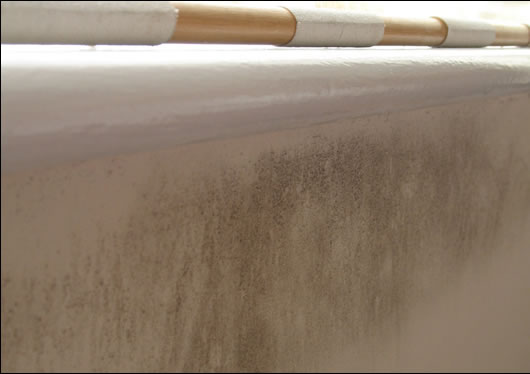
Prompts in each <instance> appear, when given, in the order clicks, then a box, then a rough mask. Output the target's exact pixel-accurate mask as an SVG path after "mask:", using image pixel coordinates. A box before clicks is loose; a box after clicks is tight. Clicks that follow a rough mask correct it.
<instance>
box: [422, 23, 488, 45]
mask: <svg viewBox="0 0 530 374" xmlns="http://www.w3.org/2000/svg"><path fill="white" fill-rule="evenodd" d="M432 18H436V19H439V20H440V21H442V22H443V23H445V24H446V25H447V37H446V38H445V40H444V41H443V43H442V44H440V45H439V47H486V46H488V45H491V44H492V43H493V42H494V41H495V27H494V26H493V25H491V24H489V23H488V22H483V21H465V20H458V19H454V18H446V17H432Z"/></svg>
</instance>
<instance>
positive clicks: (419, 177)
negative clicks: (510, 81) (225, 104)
mask: <svg viewBox="0 0 530 374" xmlns="http://www.w3.org/2000/svg"><path fill="white" fill-rule="evenodd" d="M528 104H529V96H528V94H523V95H518V96H512V97H504V98H496V99H487V100H476V101H466V102H462V103H459V104H453V105H448V106H442V107H435V108H428V109H422V110H415V111H411V112H404V113H394V114H391V115H378V116H373V117H367V118H361V119H355V120H349V121H341V122H335V123H330V124H323V125H320V126H315V127H311V128H306V129H298V130H289V131H283V132H277V133H270V134H262V135H257V136H251V137H245V138H237V139H231V140H223V141H214V142H208V143H199V144H192V145H187V146H181V147H178V148H177V149H174V150H166V151H158V152H153V153H148V154H137V155H132V156H125V157H117V158H113V159H102V160H97V161H91V162H86V163H81V164H78V165H74V166H66V167H60V168H55V169H49V170H42V171H39V172H26V173H23V174H16V175H10V176H5V177H4V176H3V177H2V370H6V371H13V370H17V371H19V370H39V371H40V370H44V371H52V370H72V371H81V370H92V371H115V370H117V371H128V370H132V371H181V370H187V371H197V370H201V371H231V370H234V371H269V370H270V371H279V370H283V371H293V370H298V371H301V370H318V369H329V368H335V367H339V368H340V369H343V368H346V370H347V369H349V368H362V369H376V368H377V367H378V362H383V361H385V362H387V361H388V360H390V362H391V364H389V365H390V367H392V363H396V362H398V361H399V360H400V352H404V348H405V346H403V347H400V344H405V343H406V342H407V340H406V339H401V337H402V336H404V335H406V328H407V326H409V324H408V321H409V320H410V316H411V315H414V314H413V313H414V311H415V310H417V309H415V308H416V307H417V306H418V305H422V304H425V303H427V304H430V303H436V300H437V299H438V298H439V295H442V294H445V293H447V292H451V290H452V289H459V288H458V284H460V283H459V280H460V282H461V279H462V277H465V276H469V274H473V271H474V270H473V269H475V267H476V268H479V267H480V266H482V264H483V263H487V262H488V261H489V259H491V258H494V257H495V256H498V255H499V254H508V253H527V251H528V248H529V246H530V243H529V242H528V239H529V238H528V236H527V235H526V234H525V233H526V232H528V231H529V230H530V219H529V212H530V188H529V186H530V171H529V165H530V147H528V144H529V142H530V130H529V123H528V118H530V109H529V106H528ZM525 235H526V236H525ZM514 251H515V252H514ZM524 258H525V259H527V258H528V256H526V257H524ZM499 271H506V272H510V268H509V267H508V266H505V267H504V268H503V269H500V270H499ZM526 281H528V279H527V278H526V279H524V282H526ZM464 283H465V282H464ZM520 283H521V282H519V284H520ZM517 310H518V309H517ZM435 320H436V319H435ZM525 322H526V323H527V324H526V325H524V326H523V327H525V328H527V327H528V323H530V321H528V319H527V320H526V321H525ZM527 330H528V329H527ZM527 330H521V331H527ZM420 335H421V334H420ZM414 336H416V335H414V334H412V335H411V337H407V339H415V338H414ZM415 341H416V342H417V340H415ZM409 343H410V341H409ZM447 343H448V344H450V342H447ZM407 344H408V343H407ZM522 344H523V346H521V344H519V345H518V346H517V349H519V350H520V351H521V352H522V353H526V351H528V350H530V345H529V343H526V346H525V345H524V344H525V343H524V342H523V343H522ZM346 347H353V348H348V349H347V359H346V360H345V359H344V353H343V352H344V350H345V349H346ZM389 347H390V348H389ZM383 348H384V349H383ZM381 355H386V356H385V357H382V358H381ZM379 359H382V360H383V361H378V360H379ZM345 361H346V364H344V362H345ZM516 364H517V365H519V366H517V367H523V368H525V369H527V370H528V369H529V368H530V361H529V360H528V356H526V355H520V356H517V362H516ZM514 365H515V363H514ZM394 367H397V366H394Z"/></svg>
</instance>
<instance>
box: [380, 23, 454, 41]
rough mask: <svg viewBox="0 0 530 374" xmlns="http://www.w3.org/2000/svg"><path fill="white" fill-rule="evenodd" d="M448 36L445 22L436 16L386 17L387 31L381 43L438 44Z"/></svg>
mask: <svg viewBox="0 0 530 374" xmlns="http://www.w3.org/2000/svg"><path fill="white" fill-rule="evenodd" d="M446 36H447V26H446V25H445V23H443V22H442V21H440V20H439V19H435V18H424V19H406V18H394V17H387V18H385V33H384V35H383V39H382V40H381V42H380V43H379V45H423V46H436V45H440V44H442V43H443V41H444V40H445V37H446Z"/></svg>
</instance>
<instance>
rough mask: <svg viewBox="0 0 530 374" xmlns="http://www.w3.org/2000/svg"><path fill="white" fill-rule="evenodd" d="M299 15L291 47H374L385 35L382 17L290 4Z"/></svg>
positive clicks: (297, 15) (295, 13) (295, 15)
mask: <svg viewBox="0 0 530 374" xmlns="http://www.w3.org/2000/svg"><path fill="white" fill-rule="evenodd" d="M286 9H288V10H289V11H290V12H291V13H292V14H293V15H294V17H295V18H296V33H295V35H294V37H293V39H292V40H291V41H290V42H289V43H287V44H286V46H289V47H370V46H373V45H376V44H377V43H379V42H380V41H381V39H382V38H383V34H384V32H385V23H384V20H383V18H382V17H379V16H377V15H373V14H364V13H356V12H351V11H343V10H332V9H311V8H286Z"/></svg>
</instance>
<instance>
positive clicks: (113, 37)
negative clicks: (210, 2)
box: [1, 1, 178, 45]
mask: <svg viewBox="0 0 530 374" xmlns="http://www.w3.org/2000/svg"><path fill="white" fill-rule="evenodd" d="M177 14H178V13H177V11H176V10H175V9H174V7H173V6H172V5H171V4H170V3H169V2H168V1H2V26H1V29H2V43H21V44H28V43H29V44H88V45H95V44H124V45H126V44H144V45H145V44H146V45H155V44H161V43H165V42H167V41H168V40H169V39H170V38H171V36H172V34H173V32H174V30H175V25H176V22H177Z"/></svg>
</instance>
